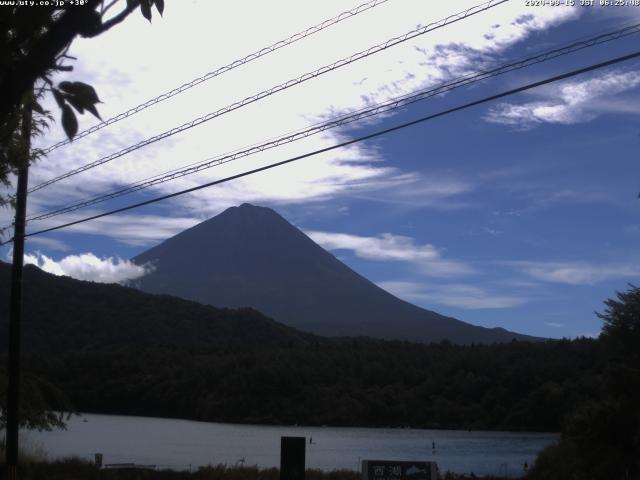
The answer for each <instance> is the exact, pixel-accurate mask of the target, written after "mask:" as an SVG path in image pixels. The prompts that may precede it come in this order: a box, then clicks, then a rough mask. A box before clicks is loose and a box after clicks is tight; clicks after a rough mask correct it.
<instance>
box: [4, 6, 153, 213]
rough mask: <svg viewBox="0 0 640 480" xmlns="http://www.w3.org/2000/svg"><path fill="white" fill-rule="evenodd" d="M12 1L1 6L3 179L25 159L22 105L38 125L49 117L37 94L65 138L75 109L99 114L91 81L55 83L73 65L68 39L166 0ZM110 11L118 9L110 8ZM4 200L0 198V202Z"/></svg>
mask: <svg viewBox="0 0 640 480" xmlns="http://www.w3.org/2000/svg"><path fill="white" fill-rule="evenodd" d="M15 3H16V5H2V6H0V182H2V183H4V184H5V185H7V184H8V181H9V180H8V178H9V175H10V174H11V173H15V171H16V169H17V168H19V167H20V165H21V164H23V163H24V161H25V159H24V158H22V157H23V156H24V155H23V154H22V151H23V149H22V148H21V142H22V140H21V138H20V137H21V136H20V122H21V112H22V111H23V109H24V108H25V106H29V107H30V108H32V109H33V111H34V114H35V115H36V120H37V121H38V122H41V123H40V127H42V125H43V124H44V125H46V123H47V120H49V119H51V118H52V117H51V116H50V113H49V112H47V111H45V110H44V109H43V108H42V106H41V105H40V103H39V100H40V98H41V96H42V94H43V93H46V92H50V93H51V94H52V95H53V97H54V98H55V100H56V102H57V104H58V106H59V108H60V110H61V123H62V127H63V129H64V131H65V133H66V134H67V136H68V137H69V138H73V137H74V136H75V135H76V133H77V131H78V120H77V118H76V113H75V112H77V113H80V114H82V113H84V111H85V110H87V111H89V112H90V113H92V114H93V115H95V116H96V117H99V114H98V110H97V109H96V104H97V103H98V102H99V101H100V100H99V99H98V95H97V94H96V92H95V90H94V89H93V87H92V86H91V85H88V84H86V83H83V82H79V81H64V82H60V83H59V84H58V85H54V84H53V81H52V78H53V75H54V74H55V73H57V72H60V71H71V70H72V69H73V67H72V66H71V65H69V63H68V62H69V61H70V60H75V59H74V58H73V57H70V56H69V55H67V52H68V50H69V47H70V45H71V42H72V41H73V40H74V39H75V38H76V37H77V36H81V37H84V38H92V37H96V36H98V35H100V34H102V33H104V32H106V31H107V30H109V29H111V28H112V27H114V26H115V25H117V24H119V23H120V22H122V21H123V20H124V19H125V18H127V16H129V14H131V13H132V12H133V11H135V10H136V9H138V8H139V9H140V11H141V13H142V15H144V17H145V18H147V19H148V20H149V21H151V15H152V7H154V6H155V8H156V9H157V10H158V12H160V13H161V14H162V11H163V10H164V0H113V1H105V0H82V4H77V3H78V2H70V1H67V2H66V5H65V2H60V6H55V5H47V6H38V5H20V4H19V3H18V2H15ZM48 3H53V2H48ZM71 3H74V4H73V5H71ZM114 11H117V13H115V14H112V12H114ZM34 88H35V94H34V93H32V91H33V89H34ZM36 126H37V123H36ZM6 201H7V199H3V198H0V204H2V203H5V202H6Z"/></svg>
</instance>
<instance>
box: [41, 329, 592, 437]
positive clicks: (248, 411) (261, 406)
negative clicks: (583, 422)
mask: <svg viewBox="0 0 640 480" xmlns="http://www.w3.org/2000/svg"><path fill="white" fill-rule="evenodd" d="M598 350H599V348H598V344H597V343H596V342H595V341H592V340H581V341H573V342H569V341H561V342H549V343H543V344H529V343H519V342H514V343H511V344H506V345H493V346H469V347H464V346H455V345H451V344H447V343H442V344H436V345H430V346H426V345H417V344H410V343H401V342H384V341H372V340H365V339H351V340H342V341H340V340H336V341H333V342H330V343H327V342H318V343H317V344H314V342H313V341H311V342H308V341H304V342H302V341H298V342H296V341H291V342H290V343H289V344H288V345H286V346H280V345H276V346H273V345H264V346H262V347H259V348H256V347H255V346H253V345H252V346H241V345H235V346H217V347H211V348H197V349H196V348H184V347H170V346H164V347H145V348H136V347H124V348H120V349H115V350H113V351H108V352H90V351H78V352H69V353H61V354H55V355H47V356H44V357H41V356H38V357H35V356H32V357H30V368H31V369H32V370H33V371H35V372H37V373H38V374H39V375H41V376H42V377H44V378H46V379H47V380H49V381H51V382H52V383H54V384H55V385H57V386H58V387H59V388H60V389H62V390H63V391H64V392H66V393H67V394H68V396H69V398H70V399H71V401H72V403H73V405H74V406H75V407H76V408H77V409H78V410H80V411H89V412H102V413H122V414H136V415H152V416H168V417H181V418H191V419H197V420H211V421H225V422H248V423H275V424H306V425H323V424H327V425H366V426H412V427H430V428H462V429H508V430H542V431H558V430H559V429H560V428H561V427H562V419H563V418H564V417H565V415H566V414H567V412H569V411H571V410H572V409H573V408H574V406H575V404H576V402H579V401H580V399H581V398H583V397H585V396H592V395H597V394H598V390H599V389H600V388H601V385H600V384H599V382H597V381H595V382H594V379H597V378H598V370H599V368H600V366H599V364H598V360H597V359H598V357H599V351H598Z"/></svg>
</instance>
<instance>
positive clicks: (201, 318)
mask: <svg viewBox="0 0 640 480" xmlns="http://www.w3.org/2000/svg"><path fill="white" fill-rule="evenodd" d="M24 273H25V275H24V277H25V278H24V289H23V290H24V291H23V293H24V296H23V320H22V331H23V344H24V348H25V350H26V351H27V353H29V352H38V353H59V352H67V351H74V350H75V351H77V350H83V351H87V352H94V353H95V352H100V351H108V350H113V349H120V348H123V347H133V348H143V347H146V346H158V345H167V346H171V347H186V348H204V347H215V346H220V345H243V346H249V347H252V346H256V347H259V346H263V345H269V346H274V345H275V346H277V345H288V344H290V343H291V342H306V341H307V340H308V339H309V338H310V337H311V335H308V334H305V333H302V332H297V331H295V330H294V329H292V328H290V327H286V326H284V325H281V324H279V323H277V322H274V321H273V320H271V319H269V318H266V317H265V316H264V315H262V314H261V313H260V312H256V311H255V310H250V309H245V310H226V309H218V308H214V307H211V306H206V305H200V304H198V303H195V302H191V301H188V300H184V299H181V298H176V297H171V296H169V295H150V294H148V293H144V292H140V291H138V290H135V289H133V288H127V287H122V286H119V285H115V284H103V283H93V282H83V281H80V280H74V279H72V278H69V277H58V276H55V275H51V274H49V273H45V272H43V271H42V270H40V269H39V268H36V267H34V266H32V265H27V266H26V267H25V272H24ZM10 279H11V265H9V264H7V263H4V262H0V319H2V322H1V323H0V352H3V351H5V349H6V346H7V342H6V338H7V323H6V322H7V320H6V319H7V318H8V309H9V301H8V300H9V285H10Z"/></svg>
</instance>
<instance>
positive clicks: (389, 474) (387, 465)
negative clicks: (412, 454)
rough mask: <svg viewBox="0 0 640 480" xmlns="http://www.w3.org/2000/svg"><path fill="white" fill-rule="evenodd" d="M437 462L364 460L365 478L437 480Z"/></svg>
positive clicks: (363, 476)
mask: <svg viewBox="0 0 640 480" xmlns="http://www.w3.org/2000/svg"><path fill="white" fill-rule="evenodd" d="M437 472H438V468H437V466H436V464H435V462H419V461H395V460H363V461H362V478H363V480H436V479H437Z"/></svg>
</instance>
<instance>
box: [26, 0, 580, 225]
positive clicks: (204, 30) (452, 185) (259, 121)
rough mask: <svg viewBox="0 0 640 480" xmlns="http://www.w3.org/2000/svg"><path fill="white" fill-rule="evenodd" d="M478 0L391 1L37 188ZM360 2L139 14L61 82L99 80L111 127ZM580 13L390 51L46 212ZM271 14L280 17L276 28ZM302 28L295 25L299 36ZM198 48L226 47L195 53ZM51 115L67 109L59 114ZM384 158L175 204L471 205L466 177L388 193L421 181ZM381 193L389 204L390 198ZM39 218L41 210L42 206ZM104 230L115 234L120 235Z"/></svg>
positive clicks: (338, 157)
mask: <svg viewBox="0 0 640 480" xmlns="http://www.w3.org/2000/svg"><path fill="white" fill-rule="evenodd" d="M475 3H476V2H473V1H471V0H467V1H463V2H457V3H456V4H455V5H452V4H451V3H449V2H408V3H407V4H402V5H399V4H397V3H395V2H388V3H387V4H385V5H382V6H380V7H377V8H376V9H373V10H371V11H369V12H366V13H365V14H362V15H359V16H357V17H354V18H352V19H349V20H347V21H345V22H343V23H342V24H339V25H336V26H334V27H332V28H331V29H328V30H327V31H326V32H322V33H321V34H318V35H316V36H313V37H309V38H305V39H304V41H301V42H300V43H299V44H296V45H295V46H292V47H288V48H284V49H281V50H279V51H278V52H277V53H276V54H274V55H270V56H269V57H267V58H264V59H261V60H259V61H256V62H253V63H251V64H248V65H245V66H243V67H241V68H239V69H237V70H234V71H232V72H228V73H226V74H225V75H223V76H221V77H218V78H216V79H215V80H212V81H209V82H206V83H204V84H201V85H199V86H198V87H196V88H194V89H191V90H189V91H188V92H185V93H183V94H181V95H180V96H179V97H176V98H174V99H172V100H170V101H167V102H162V103H160V104H158V105H156V106H154V107H152V108H150V109H148V110H145V111H144V112H141V113H139V114H137V115H135V116H133V117H131V118H130V119H126V120H124V121H122V122H120V123H118V124H116V125H113V126H111V127H109V128H105V129H103V130H100V131H99V132H98V133H96V134H95V135H92V136H90V137H87V138H84V139H81V140H78V141H77V142H74V144H73V145H71V146H66V147H64V148H61V149H59V150H57V151H55V152H53V153H52V154H51V155H49V157H48V158H47V159H46V161H42V162H39V163H38V164H37V165H35V166H34V168H32V171H31V179H32V180H31V183H32V185H35V184H36V183H39V182H41V181H43V180H46V179H48V178H51V177H52V176H56V175H59V174H61V173H63V172H66V171H68V170H69V169H72V168H75V167H78V166H80V165H83V164H86V163H87V162H88V161H91V160H95V159H97V158H100V157H102V156H103V155H105V154H109V153H112V152H114V151H116V150H118V149H119V148H122V147H124V146H126V145H129V144H131V143H135V142H136V141H138V140H140V139H143V138H148V137H149V136H152V135H154V134H156V133H159V132H162V131H165V130H167V129H169V128H171V127H173V126H175V125H178V124H180V123H182V122H185V121H189V120H191V119H193V118H195V117H197V116H199V115H202V114H204V113H207V112H211V111H214V110H217V109H218V108H220V107H223V106H225V105H228V104H230V103H232V102H234V101H237V100H240V99H243V98H245V97H247V96H249V95H252V94H254V93H256V92H258V91H260V90H263V89H266V88H270V87H272V86H273V85H276V84H279V83H281V82H283V81H286V80H288V79H290V78H294V77H296V76H298V75H300V74H301V73H303V72H308V71H312V70H314V69H316V68H318V67H319V66H322V65H326V64H328V63H331V62H333V61H335V60H337V59H339V58H344V57H347V56H349V55H351V54H352V53H354V52H356V51H359V50H363V49H366V48H367V47H369V46H371V45H374V44H377V43H380V42H381V41H383V40H385V39H387V38H391V37H393V36H396V35H398V34H401V33H403V32H406V31H409V30H411V29H412V28H415V25H416V22H417V21H419V22H422V23H423V24H427V23H430V22H433V21H436V20H438V19H440V18H444V17H447V16H448V15H450V14H452V13H454V12H457V11H460V10H463V9H464V8H467V7H469V6H471V5H473V4H475ZM357 4H358V2H353V3H351V4H349V5H345V3H344V1H338V0H327V1H324V2H312V3H308V4H305V5H304V7H303V6H301V4H300V2H294V1H290V2H279V3H278V4H277V5H276V4H264V5H262V4H260V3H259V2H258V3H255V4H254V5H252V9H253V10H254V14H253V15H251V16H250V17H251V18H248V17H247V15H246V9H245V7H244V6H243V5H242V4H236V3H233V2H230V3H226V4H225V7H224V9H223V10H220V8H219V7H218V6H216V5H214V4H213V3H211V2H206V1H205V2H201V3H189V5H187V4H184V6H183V5H182V4H181V3H180V2H178V3H176V4H175V5H174V6H173V8H172V9H171V10H170V11H169V10H168V11H167V13H166V15H165V16H164V18H162V19H157V20H154V23H153V27H152V28H151V27H150V26H149V25H148V24H147V23H146V21H145V20H144V19H142V18H140V15H133V16H132V18H130V19H127V21H126V22H124V23H123V24H122V25H119V26H118V28H115V29H113V30H112V31H109V32H108V33H107V34H105V35H101V36H100V37H98V38H96V39H91V40H79V41H76V42H74V44H73V52H72V53H73V54H74V55H76V56H78V58H79V60H78V62H76V70H75V71H74V72H73V74H72V75H66V76H65V75H63V77H64V78H67V77H69V78H71V77H73V79H75V80H82V81H87V82H89V83H92V84H93V85H94V86H95V87H96V89H97V90H98V93H99V94H100V97H101V99H102V100H103V101H104V102H105V103H103V104H101V105H100V110H101V113H102V115H103V117H104V118H107V117H110V116H113V115H116V114H117V113H119V112H121V111H123V110H126V109H128V108H130V107H131V106H132V105H135V104H136V103H138V102H141V101H144V100H146V99H148V98H149V97H151V96H153V95H155V94H158V93H161V92H163V91H167V90H170V89H171V88H173V87H175V86H176V85H179V84H181V83H183V82H185V81H188V80H190V79H192V78H195V77H198V76H200V75H202V73H203V72H204V71H207V70H212V69H214V68H215V67H217V66H220V65H224V64H226V63H229V62H230V61H232V60H233V59H235V58H241V57H243V56H244V55H246V54H247V53H249V52H251V51H255V50H256V49H258V48H259V47H261V46H264V45H268V44H270V43H272V42H273V41H276V40H278V39H280V38H282V37H283V36H286V35H287V34H285V33H283V32H287V33H293V32H294V31H298V30H302V29H303V27H304V26H308V25H313V24H315V23H318V22H319V21H321V20H322V19H324V18H328V17H331V16H333V15H335V14H337V13H338V12H340V11H344V10H345V9H347V8H351V7H354V6H355V5H357ZM579 13H580V12H579V9H539V11H535V12H532V11H530V9H526V8H523V7H522V6H521V5H518V2H510V3H506V4H503V5H500V6H498V7H496V8H495V9H492V10H491V11H490V12H486V13H482V14H479V15H476V16H474V17H470V18H468V19H466V20H464V21H462V22H459V23H457V24H452V25H450V26H448V27H447V28H444V29H440V30H436V31H433V32H431V33H429V34H427V35H424V36H422V37H418V38H416V39H414V40H412V41H411V42H408V43H407V44H406V45H402V46H397V47H393V48H390V49H388V50H387V51H385V52H382V53H380V54H376V55H373V56H371V57H368V58H367V59H365V60H362V61H360V62H357V63H355V64H353V65H352V66H349V67H345V68H343V69H340V70H337V71H334V72H331V73H330V74H328V75H324V76H322V77H320V78H316V79H314V80H312V81H310V82H307V83H305V84H304V85H300V86H297V87H294V88H291V89H289V90H287V91H286V92H281V93H279V94H277V95H274V96H272V97H269V98H266V99H264V100H262V101H260V102H259V103H256V104H253V105H251V106H247V107H245V108H243V109H241V110H238V111H235V112H233V113H230V114H228V115H225V116H224V117H220V118H218V119H216V120H214V121H211V122H209V123H207V124H204V125H201V126H199V127H196V128H194V129H191V130H189V131H188V132H185V133H184V134H179V135H176V136H174V137H172V138H171V139H168V140H164V141H162V142H159V143H157V144H154V145H151V146H148V147H145V148H143V149H141V150H138V151H136V152H134V153H132V154H130V155H127V156H126V157H123V158H120V159H117V160H115V161H114V162H112V163H111V164H107V165H104V166H102V167H99V168H95V169H93V170H90V171H88V172H85V173H83V174H80V175H77V176H75V177H72V178H70V179H68V180H65V181H63V182H60V184H58V185H56V186H52V187H50V188H47V189H46V190H43V191H40V192H38V193H37V194H34V195H33V196H32V197H33V199H35V200H36V201H37V202H39V203H40V205H44V206H45V207H47V208H49V207H50V206H52V205H58V204H61V203H68V202H70V201H73V200H75V199H79V198H84V197H86V196H87V195H90V194H95V193H96V192H99V191H102V190H104V189H108V188H113V187H116V186H119V185H122V184H125V183H128V182H131V181H132V180H138V179H141V178H145V177H148V176H151V175H155V174H158V173H159V172H163V171H168V170H171V169H174V168H177V167H179V166H182V165H185V164H188V163H191V162H194V161H199V160H202V159H204V158H206V157H208V156H210V155H217V154H221V153H225V152H228V151H233V150H236V149H238V148H240V147H243V146H245V145H251V144H253V143H256V142H259V141H262V140H264V139H267V138H273V137H276V136H279V135H281V134H282V133H283V132H287V131H291V130H296V129H299V128H303V127H307V126H308V125H309V124H310V123H313V122H316V121H317V120H318V119H320V118H326V117H327V116H330V115H333V114H340V113H344V112H348V111H352V110H354V109H358V108H361V107H363V106H365V105H368V104H370V103H371V102H378V101H383V100H387V99H389V98H390V97H392V96H396V95H400V94H405V93H408V92H411V91H414V90H416V89H418V88H425V87H427V86H430V85H433V84H435V83H437V82H440V81H442V80H444V79H447V78H451V77H454V76H457V75H460V74H463V73H466V72H469V71H471V70H475V69H477V68H480V67H482V66H484V65H486V64H487V62H489V61H490V60H491V59H492V58H494V57H499V56H500V55H501V54H502V53H503V52H504V51H505V50H506V49H507V48H509V47H510V46H512V45H514V44H515V43H517V42H520V41H522V40H524V39H526V38H527V37H529V36H530V35H532V34H533V33H535V32H538V31H542V30H546V29H548V28H551V27H553V26H555V25H558V24H559V23H562V22H565V21H567V20H570V19H572V18H575V17H576V16H577V15H579ZM212 18H214V19H217V20H216V27H215V28H211V19H212ZM265 18H266V19H268V20H269V21H264V19H265ZM223 19H224V20H223ZM292 19H295V26H294V27H293V26H292ZM240 24H242V25H243V31H251V32H252V35H250V36H247V35H244V34H239V32H238V30H237V25H240ZM488 32H489V33H490V34H489V35H488V34H487V33H488ZM200 45H215V46H216V47H212V48H208V47H207V48H195V49H194V46H200ZM167 51H172V52H176V51H177V52H185V54H181V55H173V56H172V57H171V58H170V60H169V59H168V58H167V56H166V54H165V53H166V52H167ZM187 52H188V53H187ZM63 77H61V79H62V78H63ZM52 110H53V111H56V112H57V109H56V107H54V106H52ZM91 122H93V120H91V119H89V118H83V119H82V127H85V126H88V125H90V124H91ZM61 137H63V133H62V130H61V128H60V127H59V125H55V126H54V127H53V128H52V134H51V136H50V137H49V138H47V139H46V140H45V141H43V143H44V144H49V143H50V142H52V141H54V140H56V139H59V138H61ZM340 140H341V136H340V135H339V134H338V133H336V132H326V134H325V135H323V136H314V137H312V138H309V139H307V140H305V141H302V142H300V143H296V144H295V145H289V146H285V147H280V148H278V149H277V150H273V151H269V152H264V153H262V154H260V155H256V156H255V157H251V158H245V159H242V160H239V161H238V162H234V163H233V164H227V165H225V166H221V167H216V168H214V169H211V170H209V171H206V172H201V173H200V174H198V175H196V176H193V177H186V178H182V179H180V180H175V181H172V182H170V183H168V184H164V185H159V186H156V187H154V191H155V193H156V194H158V193H169V192H175V191H177V190H180V189H183V188H189V187H192V186H195V185H199V184H202V183H206V182H208V181H212V180H215V179H219V178H221V177H224V176H227V175H232V174H235V173H238V172H240V171H244V170H247V169H251V168H255V167H257V166H261V165H264V164H266V163H270V162H273V161H278V160H282V159H284V158H288V157H291V156H294V155H298V154H300V153H305V152H308V151H310V150H314V149H318V148H323V147H327V146H328V145H331V144H334V143H337V142H339V141H340ZM383 160H385V159H384V158H382V157H381V156H380V154H379V152H378V151H377V150H376V148H375V147H373V146H370V145H366V144H361V145H357V146H352V147H350V148H347V149H341V150H339V151H334V152H330V153H327V154H324V155H321V156H318V157H313V158H309V159H308V160H304V161H302V162H300V163H298V164H290V165H288V166H285V167H279V168H278V169H276V170H273V171H270V172H268V173H262V174H258V175H254V176H252V177H248V178H245V179H242V180H238V181H234V182H232V183H229V184H225V185H223V186H219V187H215V188H210V189H206V190H203V191H200V192H198V193H197V194H193V195H189V196H184V197H180V198H179V199H177V200H176V201H175V204H177V205H179V206H180V207H182V208H185V209H188V210H189V212H190V213H191V214H193V215H195V216H209V215H211V214H212V213H217V212H219V211H220V210H222V208H224V207H226V206H229V205H231V204H238V203H241V202H243V201H249V202H257V203H264V202H269V203H282V204H286V203H294V202H295V203H299V202H308V201H317V200H326V199H330V198H336V197H340V196H345V195H354V194H357V195H365V194H366V193H369V194H370V197H371V198H375V199H378V200H380V199H381V201H389V202H400V203H403V202H404V203H407V204H421V205H423V206H433V207H439V208H441V207H442V206H444V207H445V208H456V207H460V206H464V204H463V203H462V202H454V201H453V200H454V199H455V197H456V196H458V195H460V194H462V193H464V192H466V191H468V190H469V185H467V184H466V183H465V182H460V181H457V180H456V179H451V180H450V181H449V182H442V183H441V184H440V185H439V187H438V188H436V187H437V186H436V185H435V184H431V185H429V188H428V189H427V191H425V190H424V189H420V188H418V186H417V184H414V188H407V189H402V190H401V191H399V192H398V193H396V194H391V193H385V192H390V191H391V189H392V188H393V187H394V186H395V185H397V184H398V181H399V179H401V180H400V181H401V182H404V184H407V181H406V178H405V179H404V180H402V179H403V177H402V175H405V174H406V175H414V178H415V176H416V174H415V172H403V171H399V170H398V169H397V168H390V167H389V166H387V165H385V164H383V163H382V161H383ZM407 186H410V185H407ZM380 192H382V193H383V194H382V195H378V194H379V193H380ZM231 199H232V200H231ZM177 210H181V209H180V208H178V209H177ZM30 212H35V209H34V205H32V204H30ZM104 232H105V233H110V232H109V231H108V230H104Z"/></svg>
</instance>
